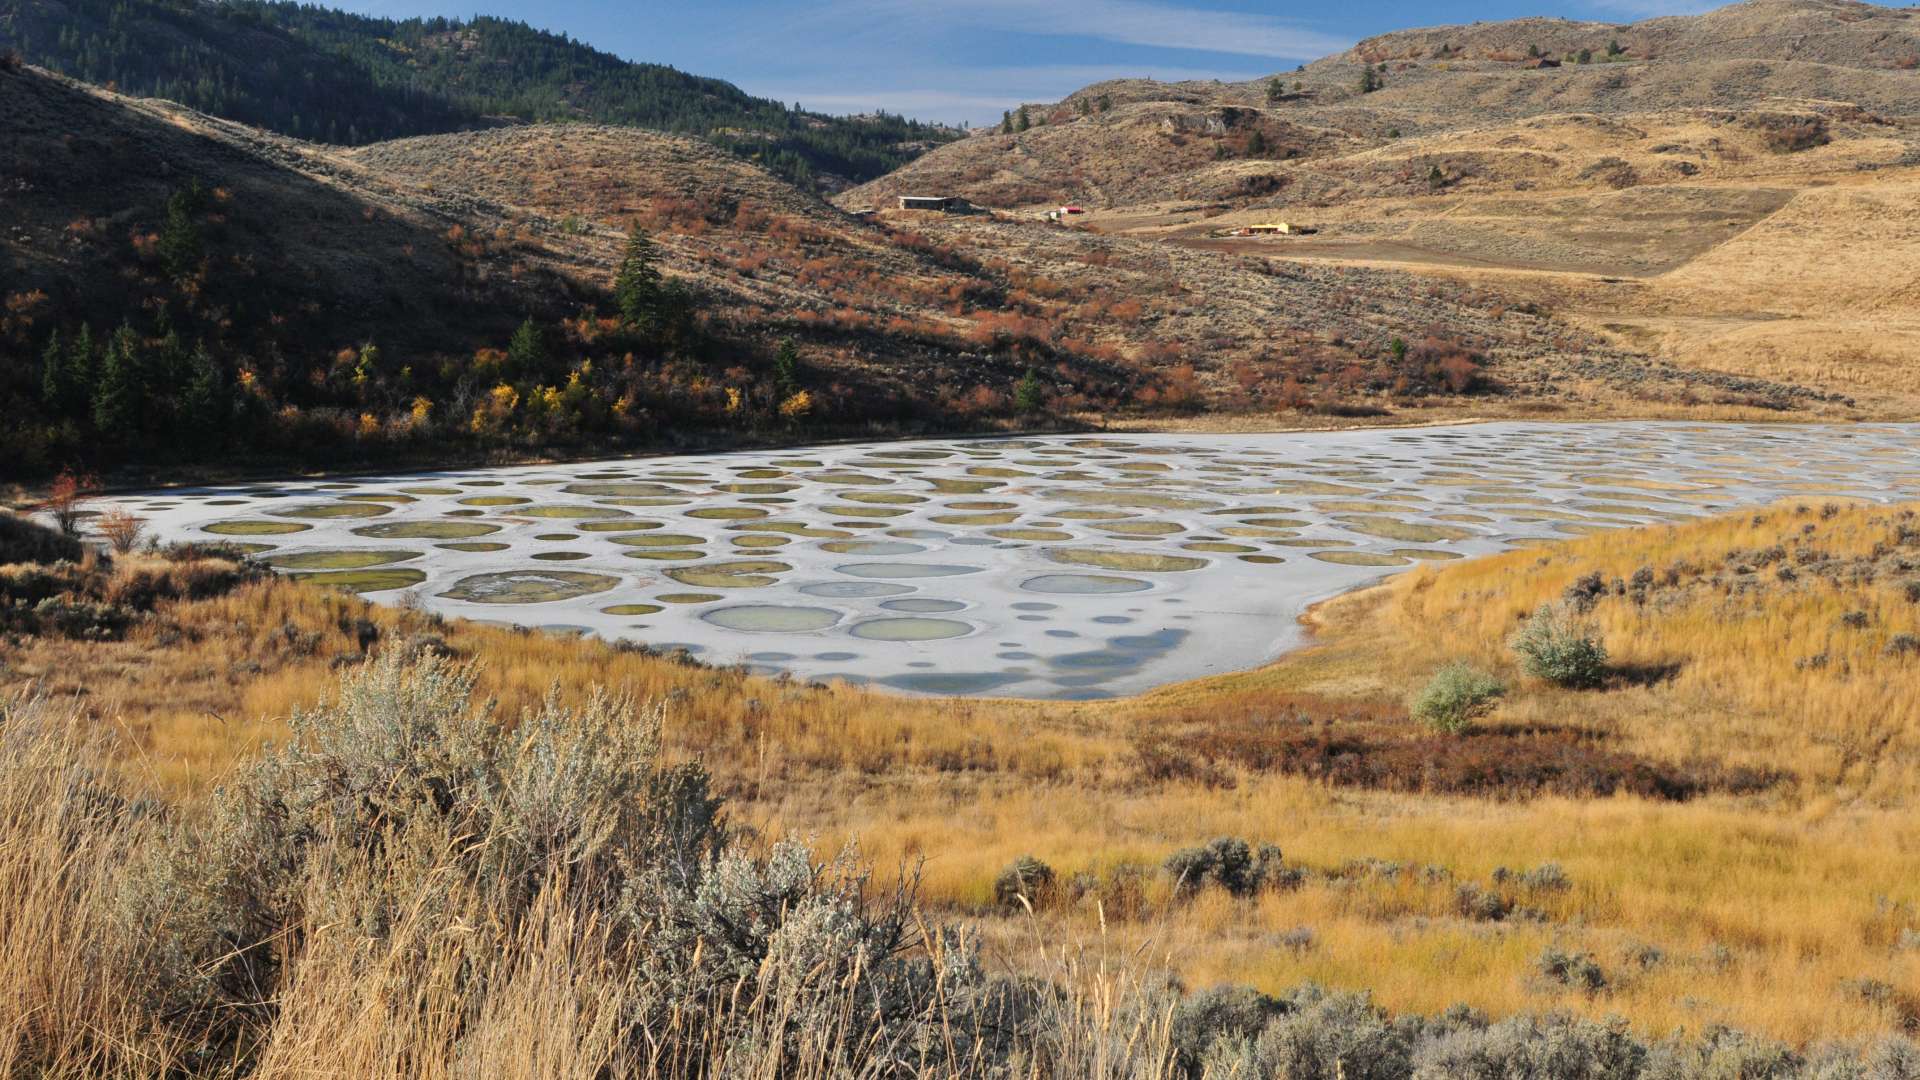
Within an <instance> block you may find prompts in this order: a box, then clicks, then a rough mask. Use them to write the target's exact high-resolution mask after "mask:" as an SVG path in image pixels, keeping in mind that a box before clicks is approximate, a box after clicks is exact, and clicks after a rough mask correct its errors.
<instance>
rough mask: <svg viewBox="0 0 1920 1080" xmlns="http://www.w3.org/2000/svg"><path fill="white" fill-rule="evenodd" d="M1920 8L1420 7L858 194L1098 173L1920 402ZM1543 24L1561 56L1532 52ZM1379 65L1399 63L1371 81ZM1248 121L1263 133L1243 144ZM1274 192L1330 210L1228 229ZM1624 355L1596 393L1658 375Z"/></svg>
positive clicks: (1228, 251)
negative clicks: (1423, 17) (1541, 14)
mask: <svg viewBox="0 0 1920 1080" xmlns="http://www.w3.org/2000/svg"><path fill="white" fill-rule="evenodd" d="M1914 25H1915V24H1914V22H1913V19H1912V14H1911V12H1909V11H1904V10H1900V9H1894V8H1884V7H1877V6H1873V5H1868V4H1857V3H1840V2H1827V0H1766V2H1760V3H1743V4H1735V5H1730V6H1728V7H1725V8H1721V9H1719V10H1716V11H1713V12H1710V13H1707V14H1705V15H1700V16H1681V17H1669V18H1658V19H1651V20H1647V21H1645V22H1640V23H1633V24H1624V25H1613V24H1599V23H1577V22H1570V21H1567V20H1558V19H1519V20H1513V21H1508V22H1489V23H1475V24H1473V25H1471V26H1451V27H1434V28H1429V29H1422V30H1409V31H1402V32H1397V33H1393V34H1388V35H1384V36H1382V37H1379V38H1374V39H1369V40H1368V41H1365V42H1362V43H1360V44H1359V45H1358V46H1356V47H1355V48H1354V49H1353V50H1351V51H1349V52H1347V53H1343V54H1340V55H1338V56H1332V57H1328V58H1326V59H1324V60H1320V61H1317V62H1315V63H1313V64H1309V65H1307V66H1306V67H1305V68H1304V69H1303V70H1301V71H1298V72H1283V73H1280V74H1278V75H1276V76H1274V77H1273V79H1272V80H1271V81H1270V80H1267V79H1261V80H1256V81H1253V82H1248V83H1227V84H1213V83H1199V82H1192V83H1169V84H1162V83H1155V82H1151V81H1147V80H1126V81H1121V82H1115V83H1103V84H1098V85H1095V86H1091V87H1088V88H1086V89H1084V90H1081V91H1079V92H1077V93H1075V94H1074V95H1071V96H1070V97H1068V98H1067V99H1065V100H1064V101H1062V102H1060V103H1059V104H1058V105H1055V106H1045V107H1037V108H1034V109H1032V110H1030V112H1032V114H1033V115H1034V116H1036V117H1039V118H1042V119H1044V120H1045V122H1044V123H1042V124H1039V125H1038V126H1035V127H1033V128H1032V129H1031V130H1028V131H1025V132H1020V133H1015V134H998V133H984V134H976V135H975V136H974V137H972V138H969V139H964V140H961V141H959V142H956V143H953V144H950V145H948V146H945V147H942V148H939V149H938V150H936V151H934V152H932V153H929V154H927V155H926V156H924V157H922V158H920V159H918V160H916V161H915V162H912V163H910V164H909V165H907V166H905V167H903V168H902V169H900V170H899V171H897V172H895V173H893V174H891V175H889V176H887V177H883V178H881V179H880V180H877V181H873V182H871V183H870V184H868V185H866V186H864V187H863V188H858V189H855V190H853V191H851V192H847V193H845V194H843V195H842V196H840V197H839V201H840V202H841V203H842V204H843V205H847V206H864V205H875V204H878V203H879V202H881V201H883V200H886V199H888V198H889V197H890V196H891V195H892V194H894V193H897V192H901V191H907V190H916V191H951V192H954V193H958V194H964V195H968V196H970V197H973V198H975V199H976V200H978V201H981V202H984V203H985V204H987V205H992V206H999V207H1008V208H1018V207H1026V208H1036V207H1043V206H1049V205H1059V204H1061V203H1066V202H1076V203H1082V204H1085V205H1087V206H1089V207H1091V208H1093V210H1094V212H1093V213H1091V214H1090V215H1088V217H1086V218H1084V219H1081V221H1082V227H1090V228H1093V229H1097V230H1099V231H1101V232H1103V233H1107V234H1110V235H1127V236H1133V237H1138V238H1142V239H1150V240H1156V241H1162V242H1165V241H1172V242H1175V243H1178V244H1181V245H1184V246H1187V247H1191V248H1194V249H1196V250H1201V251H1206V252H1208V253H1210V254H1212V255H1215V256H1218V257H1220V260H1221V261H1222V262H1227V261H1232V260H1236V259H1237V260H1240V261H1243V262H1244V261H1247V260H1261V261H1269V262H1271V261H1277V260H1285V261H1288V262H1300V263H1306V264H1309V265H1312V266H1317V267H1332V266H1343V267H1356V266H1357V267H1374V268H1382V269H1393V270H1397V271H1402V272H1405V273H1408V274H1412V275H1416V276H1418V277H1421V278H1425V279H1428V280H1432V279H1440V280H1443V281H1445V282H1447V283H1448V284H1449V285H1452V286H1458V287H1465V288H1468V289H1471V290H1475V291H1478V292H1480V293H1483V294H1487V295H1489V296H1494V297H1498V299H1497V300H1495V301H1490V302H1489V306H1491V305H1492V304H1496V303H1497V304H1498V305H1499V306H1501V307H1504V308H1519V309H1526V310H1539V311H1548V312H1553V313H1555V314H1556V315H1558V316H1559V317H1561V318H1562V319H1565V320H1567V321H1569V322H1571V323H1573V324H1575V325H1577V326H1580V327H1582V328H1583V329H1586V330H1590V331H1593V332H1596V333H1599V334H1601V335H1603V337H1605V338H1606V340H1608V341H1610V342H1611V343H1613V344H1615V345H1617V346H1620V347H1623V348H1626V349H1630V350H1638V351H1643V352H1646V353H1650V354H1652V355H1654V356H1658V357H1661V358H1664V359H1667V360H1670V361H1672V362H1673V363H1675V364H1677V365H1679V366H1680V367H1682V368H1685V369H1687V370H1689V371H1695V372H1720V373H1726V374H1729V375H1735V376H1740V377H1745V378H1758V379H1765V380H1774V381H1778V382H1784V383H1789V384H1797V385H1804V386H1813V387H1818V388H1821V389H1823V390H1827V391H1831V392H1834V393H1837V394H1839V395H1840V396H1842V397H1845V398H1848V399H1852V400H1853V401H1854V403H1855V404H1857V405H1859V406H1861V407H1863V408H1866V409H1870V410H1873V411H1876V412H1879V413H1881V414H1882V415H1889V416H1893V415H1899V416H1904V415H1907V414H1908V413H1909V412H1910V411H1911V409H1912V407H1913V405H1914V403H1915V398H1914V396H1913V380H1912V379H1911V378H1910V377H1909V373H1908V371H1907V367H1908V365H1906V364H1905V361H1904V358H1905V357H1907V356H1909V355H1910V354H1911V353H1912V351H1913V348H1914V346H1915V343H1916V341H1917V340H1920V338H1916V334H1920V311H1916V309H1915V306H1914V295H1915V293H1914V281H1915V270H1914V267H1913V266H1912V265H1911V263H1912V254H1913V252H1914V251H1915V250H1916V245H1915V243H1914V226H1913V211H1912V207H1913V205H1914V200H1913V198H1912V191H1911V188H1912V187H1913V184H1914V182H1915V181H1914V177H1915V175H1916V172H1915V164H1916V162H1920V149H1916V143H1915V131H1916V130H1917V129H1916V127H1915V123H1916V116H1915V107H1914V103H1915V102H1916V101H1920V96H1916V95H1915V94H1914V92H1913V91H1914V81H1913V72H1912V70H1911V69H1910V68H1908V67H1906V66H1905V65H1904V59H1905V58H1906V57H1907V56H1909V55H1912V54H1914V53H1915V51H1916V47H1917V46H1920V42H1917V41H1916V32H1915V29H1914ZM1614 43H1617V45H1618V47H1619V48H1618V51H1617V53H1616V52H1615V51H1614V50H1612V49H1611V48H1610V47H1609V46H1610V44H1614ZM1581 49H1586V50H1588V51H1589V52H1590V53H1591V54H1592V62H1591V63H1580V62H1578V60H1577V55H1578V52H1579V50H1581ZM1532 53H1538V54H1541V55H1545V56H1548V57H1552V58H1561V57H1563V56H1564V57H1567V58H1568V59H1567V61H1566V62H1565V63H1564V64H1562V65H1561V66H1558V67H1554V68H1549V69H1536V68H1534V67H1532V66H1531V64H1530V62H1529V56H1530V55H1531V54H1532ZM1369 67H1370V68H1371V69H1372V70H1373V71H1374V72H1375V73H1376V75H1378V77H1379V78H1380V79H1381V80H1383V81H1384V87H1383V88H1381V89H1379V90H1377V91H1375V92H1372V93H1365V94H1363V93H1360V92H1359V91H1358V87H1357V84H1358V80H1359V76H1360V74H1361V72H1362V70H1363V69H1366V68H1369ZM1270 86H1277V93H1275V92H1274V91H1273V90H1272V89H1270ZM1255 130H1258V131H1260V132H1261V133H1262V141H1263V142H1264V143H1265V144H1266V146H1267V150H1266V151H1264V152H1262V153H1257V154H1248V153H1246V152H1245V143H1246V139H1247V135H1248V133H1249V132H1252V131H1255ZM1024 216H1028V217H1031V216H1033V215H1032V213H1031V210H1029V211H1027V212H1026V213H1025V214H1024ZM1273 220H1290V221H1293V222H1295V223H1305V224H1309V225H1314V226H1318V227H1319V230H1320V231H1319V233H1318V234H1317V235H1312V236H1280V237H1260V238H1226V239H1221V238H1217V237H1215V235H1214V234H1217V233H1219V232H1222V231H1225V230H1230V229H1232V228H1235V227H1238V226H1244V225H1248V224H1253V223H1256V222H1264V221H1273ZM1034 247H1036V248H1044V247H1045V243H1044V242H1036V243H1035V244H1034ZM1363 295H1369V296H1374V295H1378V294H1377V293H1374V292H1372V291H1371V290H1366V291H1364V292H1363ZM1402 333H1403V334H1404V333H1405V331H1404V330H1403V331H1402ZM1585 367H1586V368H1587V369H1588V370H1579V369H1578V368H1576V370H1575V371H1574V372H1569V371H1568V370H1567V368H1566V366H1565V365H1560V366H1558V367H1557V368H1556V370H1555V375H1556V376H1557V377H1558V378H1559V379H1561V380H1565V379H1566V378H1567V376H1568V375H1569V374H1575V375H1579V376H1586V377H1589V378H1590V377H1592V375H1593V372H1592V370H1591V367H1592V365H1585ZM1609 374H1610V375H1612V376H1613V379H1612V381H1613V382H1614V383H1615V384H1616V385H1614V386H1612V387H1609V388H1607V390H1606V391H1605V392H1602V393H1599V394H1594V395H1591V396H1590V397H1591V398H1592V399H1598V400H1599V401H1605V400H1606V399H1608V398H1614V397H1624V398H1626V399H1627V400H1630V401H1633V402H1635V406H1634V407H1638V408H1642V409H1645V408H1648V407H1649V406H1650V404H1651V402H1657V401H1659V400H1661V399H1662V397H1663V394H1662V393H1661V392H1659V388H1658V387H1648V386H1647V385H1646V384H1645V382H1644V381H1643V377H1642V376H1638V375H1637V374H1636V373H1635V372H1632V371H1627V370H1620V371H1613V372H1609ZM1507 392H1509V393H1519V394H1521V395H1522V396H1531V395H1533V394H1535V393H1537V391H1536V389H1535V388H1533V387H1525V388H1524V389H1522V388H1521V387H1520V385H1519V384H1518V382H1517V380H1515V381H1510V382H1509V383H1508V384H1507ZM1578 400H1579V396H1576V401H1578ZM1581 404H1582V405H1585V406H1586V407H1592V405H1591V403H1590V402H1589V401H1582V402H1581Z"/></svg>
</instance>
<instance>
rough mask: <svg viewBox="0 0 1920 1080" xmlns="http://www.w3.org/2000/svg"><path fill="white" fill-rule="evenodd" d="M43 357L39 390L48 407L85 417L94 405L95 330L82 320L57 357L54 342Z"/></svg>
mask: <svg viewBox="0 0 1920 1080" xmlns="http://www.w3.org/2000/svg"><path fill="white" fill-rule="evenodd" d="M56 340H57V339H56ZM43 359H44V363H45V367H44V370H43V371H42V373H41V381H40V391H41V395H42V397H43V399H44V400H45V401H46V404H47V408H48V409H49V410H51V411H53V412H54V413H56V414H58V415H61V416H66V417H71V418H73V419H77V420H84V419H85V418H86V415H87V410H88V409H89V408H91V407H92V404H93V370H94V349H93V330H92V329H91V328H89V327H88V326H87V324H86V323H81V324H80V330H79V332H78V333H76V334H74V336H73V340H72V341H70V342H68V343H66V346H65V348H64V350H63V351H62V354H61V355H60V357H59V358H58V359H57V360H56V358H55V357H54V355H53V347H52V345H51V344H49V345H48V348H47V353H46V355H45V357H44V358H43Z"/></svg>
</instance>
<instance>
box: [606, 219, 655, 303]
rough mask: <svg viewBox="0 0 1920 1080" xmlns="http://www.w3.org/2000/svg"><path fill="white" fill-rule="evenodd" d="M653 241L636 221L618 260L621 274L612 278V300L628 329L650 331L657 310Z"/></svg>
mask: <svg viewBox="0 0 1920 1080" xmlns="http://www.w3.org/2000/svg"><path fill="white" fill-rule="evenodd" d="M658 258H659V252H658V250H657V249H656V248H655V247H654V246H653V238H652V237H650V236H648V235H647V231H646V230H645V229H642V228H641V227H640V223H639V222H635V223H634V225H633V228H632V229H630V230H629V231H628V232H627V250H626V253H625V254H624V255H622V256H621V258H620V272H619V274H617V275H616V276H615V277H614V279H613V300H614V303H615V304H616V305H618V306H619V308H620V321H621V322H622V323H624V324H625V325H626V326H627V327H628V328H630V329H635V330H650V329H652V328H653V326H654V324H655V323H656V322H657V320H658V317H659V314H660V311H659V308H660V268H659V267H657V266H655V265H654V263H655V262H656V261H657V260H658Z"/></svg>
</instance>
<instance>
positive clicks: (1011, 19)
mask: <svg viewBox="0 0 1920 1080" xmlns="http://www.w3.org/2000/svg"><path fill="white" fill-rule="evenodd" d="M804 19H805V20H806V21H807V22H814V23H817V22H818V21H819V20H822V19H826V20H832V21H834V22H835V23H837V24H839V25H841V26H842V27H843V28H849V29H850V28H852V27H856V26H860V27H864V28H866V29H867V30H869V31H872V32H875V33H877V34H883V35H888V36H895V37H899V36H905V35H908V34H912V33H915V32H917V31H919V30H923V29H925V28H928V27H934V28H942V27H944V28H949V29H950V28H956V27H965V28H968V29H975V30H998V31H1003V32H1008V33H1026V34H1049V35H1061V36H1067V37H1083V38H1088V39H1092V40H1095V41H1109V42H1114V43H1117V44H1122V45H1144V46H1150V47H1153V48H1160V49H1190V50H1195V51H1199V52H1213V53H1227V54H1231V55H1236V56H1264V57H1271V58H1278V59H1288V60H1306V59H1315V58H1318V57H1321V56H1325V55H1327V54H1328V53H1334V52H1339V51H1340V50H1342V49H1345V48H1346V47H1347V46H1348V45H1350V44H1351V42H1350V41H1347V40H1345V39H1342V38H1337V37H1333V36H1331V35H1328V34H1322V33H1319V32H1317V31H1313V30H1306V29H1303V28H1301V27H1299V26H1296V25H1294V24H1292V23H1289V22H1287V21H1286V20H1284V19H1279V18H1275V17H1274V16H1271V15H1261V14H1253V13H1247V12H1237V11H1213V10H1207V9H1202V8H1188V7H1182V6H1179V5H1177V4H1171V3H1162V2H1157V0H960V2H958V3H955V4H952V5H951V6H940V7H930V6H929V5H928V4H926V3H925V2H924V0H830V2H828V3H826V4H822V5H820V6H818V7H816V8H811V9H809V10H808V12H807V14H806V15H805V16H804Z"/></svg>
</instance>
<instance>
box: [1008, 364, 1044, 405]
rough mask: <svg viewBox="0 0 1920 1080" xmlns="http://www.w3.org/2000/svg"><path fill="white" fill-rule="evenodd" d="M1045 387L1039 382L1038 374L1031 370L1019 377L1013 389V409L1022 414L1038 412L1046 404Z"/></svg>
mask: <svg viewBox="0 0 1920 1080" xmlns="http://www.w3.org/2000/svg"><path fill="white" fill-rule="evenodd" d="M1045 394H1046V387H1045V386H1043V385H1042V384H1041V382H1040V373H1039V372H1037V371H1035V370H1033V369H1032V368H1028V369H1027V373H1026V374H1025V375H1024V376H1022V377H1021V379H1020V381H1019V382H1017V383H1015V384H1014V387H1013V407H1014V408H1016V409H1019V410H1020V411H1021V412H1023V413H1036V412H1039V411H1040V409H1041V407H1042V406H1043V405H1045V404H1046V400H1045V396H1044V395H1045Z"/></svg>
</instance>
